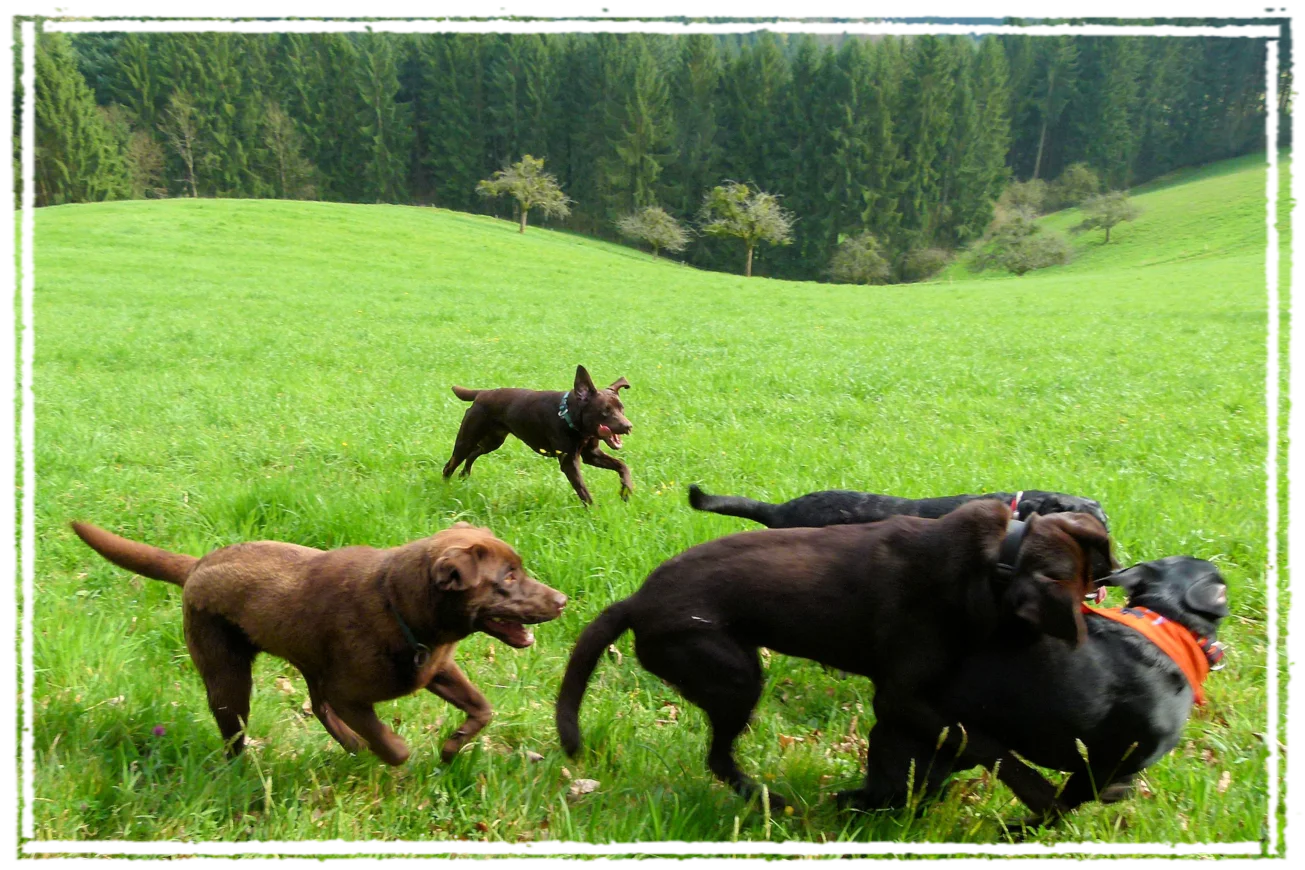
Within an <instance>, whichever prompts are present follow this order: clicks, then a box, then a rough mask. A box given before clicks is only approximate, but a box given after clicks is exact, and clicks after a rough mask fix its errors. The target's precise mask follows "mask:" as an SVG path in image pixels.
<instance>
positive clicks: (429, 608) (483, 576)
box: [72, 523, 566, 764]
mask: <svg viewBox="0 0 1305 870" xmlns="http://www.w3.org/2000/svg"><path fill="white" fill-rule="evenodd" d="M72 526H73V530H74V531H75V532H76V533H77V535H78V537H80V538H81V539H82V540H83V541H85V542H86V543H87V544H88V545H90V547H91V548H92V549H93V550H95V551H96V552H97V553H99V554H100V555H101V556H103V557H104V558H106V559H108V560H109V561H110V562H113V563H114V564H115V565H119V566H121V567H123V568H126V569H127V570H128V571H134V572H135V573H137V574H140V575H142V576H145V577H149V578H152V579H154V580H162V581H164V582H167V583H173V584H175V585H177V586H180V587H182V593H181V602H182V612H183V615H184V618H185V629H186V646H187V648H188V649H189V650H190V657H191V659H192V660H193V661H194V662H195V668H196V669H197V670H198V671H199V674H200V676H201V677H202V678H203V680H204V686H205V688H206V689H207V690H208V703H209V708H210V709H211V710H212V711H213V715H214V717H216V719H217V723H218V728H219V729H220V730H221V732H222V737H223V739H224V740H226V741H227V744H228V747H229V749H228V751H229V752H230V753H231V754H232V755H236V754H239V753H240V751H241V750H242V749H243V748H244V742H245V736H244V732H245V728H246V726H247V724H248V721H249V695H250V690H251V688H252V680H251V671H252V668H253V663H254V657H255V656H257V655H258V654H259V653H260V652H269V653H271V654H272V655H275V656H278V657H280V658H283V659H285V660H286V661H288V662H290V664H292V665H294V666H295V667H296V668H298V669H299V670H300V672H301V673H302V674H303V675H304V679H305V681H307V683H308V697H309V699H310V702H311V703H312V707H313V713H315V714H316V715H317V718H318V720H320V721H321V723H322V725H323V726H325V727H326V730H327V732H329V733H330V735H331V736H332V737H334V738H335V739H336V740H337V741H339V743H340V745H341V746H343V747H344V748H345V749H347V750H349V751H350V752H357V751H358V750H360V749H362V748H363V747H364V746H366V747H368V748H370V749H371V750H372V752H374V753H376V755H377V756H379V757H380V759H381V760H382V761H384V762H386V763H387V764H402V763H403V762H404V761H406V760H407V759H408V747H407V746H406V745H405V744H404V742H403V740H402V739H401V738H400V737H399V736H398V735H397V734H395V733H394V732H393V731H391V730H390V729H389V727H387V726H386V725H385V724H384V723H383V722H381V720H380V719H378V718H377V717H376V713H375V711H374V710H373V709H372V705H373V704H376V703H378V702H380V701H389V700H393V699H394V698H399V697H402V696H404V695H408V694H411V693H412V692H415V691H417V690H418V689H420V688H423V687H424V688H427V689H429V690H430V691H432V692H434V693H435V694H436V695H439V696H440V697H441V698H443V699H444V700H446V701H448V702H449V703H450V704H453V705H454V706H455V707H457V708H458V709H460V710H463V711H464V712H466V714H467V719H466V721H465V722H463V723H462V726H461V727H459V728H458V730H457V731H455V732H454V733H453V735H452V736H451V737H450V738H449V739H448V740H447V741H446V742H445V743H444V746H443V749H442V751H441V753H440V757H441V758H443V759H444V760H445V761H448V760H449V759H451V758H452V757H453V756H454V755H455V754H456V753H457V751H458V750H459V749H461V748H462V746H463V745H464V744H465V743H466V742H467V741H468V740H470V739H471V738H472V737H474V736H475V735H476V733H477V732H479V731H480V730H481V729H482V728H484V727H485V726H486V725H487V724H488V723H489V720H490V717H491V716H492V715H493V710H492V708H491V707H490V706H489V702H488V701H487V700H485V696H484V695H482V694H481V693H480V691H479V690H478V689H477V688H476V687H475V686H473V685H472V684H471V683H470V682H469V681H468V680H467V677H466V675H464V674H463V673H462V671H460V670H459V669H458V666H457V665H456V664H454V662H453V649H454V647H455V646H456V645H457V643H458V641H459V640H461V639H462V638H464V637H466V636H467V635H469V634H471V633H472V632H476V631H483V632H485V633H486V634H489V635H492V636H494V637H496V638H498V639H499V640H501V641H503V642H504V643H506V644H508V645H509V646H514V647H526V646H530V644H532V643H534V640H535V639H534V636H533V635H532V634H531V632H530V629H528V628H526V627H525V625H526V624H529V623H537V622H547V621H548V620H550V619H555V618H557V616H559V615H560V614H561V612H562V608H563V606H565V604H566V596H565V595H563V594H562V593H560V592H557V591H556V590H553V589H550V588H549V587H547V586H545V585H543V584H542V583H539V582H537V581H535V580H533V579H531V578H530V577H529V576H527V575H526V572H525V569H524V568H522V566H521V558H520V557H519V556H517V554H516V552H514V551H513V549H512V548H511V547H509V546H508V545H507V544H505V543H503V542H502V541H500V540H499V539H498V538H496V537H494V536H493V535H492V534H490V532H489V531H488V530H486V529H478V528H474V527H472V526H470V525H468V524H466V523H458V524H457V525H455V526H454V527H453V528H451V529H445V530H444V531H442V532H440V533H438V534H436V535H433V536H431V537H429V538H423V539H421V540H419V541H413V542H412V543H410V544H405V545H404V546H402V547H395V548H393V549H390V550H375V549H372V548H371V547H345V548H343V549H340V550H330V551H326V550H316V549H313V548H312V547H301V546H299V545H297V544H285V543H281V542H278V541H258V542H255V543H248V544H235V545H233V546H230V547H223V548H222V549H220V550H214V551H213V552H211V553H209V554H208V555H206V556H204V557H203V558H202V559H196V558H195V557H194V556H186V555H183V554H180V553H171V552H169V551H167V550H161V549H158V548H157V547H151V546H148V545H146V544H140V543H137V542H135V541H129V540H127V539H126V538H120V537H118V536H117V535H114V534H110V533H109V532H106V531H104V530H103V529H100V528H96V527H95V526H92V525H89V524H87V523H73V524H72Z"/></svg>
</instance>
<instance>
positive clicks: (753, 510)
mask: <svg viewBox="0 0 1305 870" xmlns="http://www.w3.org/2000/svg"><path fill="white" fill-rule="evenodd" d="M689 504H690V505H692V506H693V508H694V510H700V511H711V512H712V513H714V514H724V515H725V516H728V517H742V518H743V519H745V520H752V521H753V522H754V523H761V524H762V525H763V526H767V527H769V528H773V527H774V525H775V523H777V522H778V521H779V515H778V509H779V505H774V504H769V503H767V502H764V501H754V500H753V499H750V498H742V497H741V496H737V495H708V494H707V493H705V492H703V491H702V488H701V487H699V486H698V484H696V483H691V484H689Z"/></svg>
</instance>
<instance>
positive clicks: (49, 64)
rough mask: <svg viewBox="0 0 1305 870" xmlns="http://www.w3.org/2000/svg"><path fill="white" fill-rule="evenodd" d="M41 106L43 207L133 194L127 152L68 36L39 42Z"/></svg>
mask: <svg viewBox="0 0 1305 870" xmlns="http://www.w3.org/2000/svg"><path fill="white" fill-rule="evenodd" d="M35 102H36V130H35V135H36V177H35V186H36V204H37V205H38V206H40V205H59V204H61V203H66V202H99V201H102V200H106V199H120V198H122V197H125V196H127V195H128V194H129V193H130V181H129V179H128V175H127V166H126V163H125V161H124V160H123V155H122V150H121V149H120V147H119V145H118V142H117V141H116V140H115V139H114V136H113V132H112V130H111V129H110V127H109V124H108V122H107V121H106V120H105V118H104V116H103V115H102V114H101V112H100V111H99V109H98V108H97V107H96V105H95V95H94V93H93V92H92V91H91V89H90V87H88V86H87V84H86V80H85V79H84V78H83V77H82V74H81V71H80V70H79V69H78V68H77V58H76V55H75V53H74V52H73V49H72V45H71V43H70V42H69V41H68V37H66V36H64V35H63V34H60V33H45V34H41V36H40V37H39V38H38V39H37V43H36V100H35Z"/></svg>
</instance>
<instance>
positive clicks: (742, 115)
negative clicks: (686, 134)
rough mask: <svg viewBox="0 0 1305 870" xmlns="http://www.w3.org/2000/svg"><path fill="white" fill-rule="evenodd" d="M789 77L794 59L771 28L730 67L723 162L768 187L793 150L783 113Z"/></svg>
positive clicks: (737, 174) (779, 175) (731, 170)
mask: <svg viewBox="0 0 1305 870" xmlns="http://www.w3.org/2000/svg"><path fill="white" fill-rule="evenodd" d="M788 78H789V70H788V62H787V61H786V60H785V58H784V53H783V52H782V51H781V50H780V47H779V42H778V41H777V40H776V38H775V36H774V34H772V33H769V32H765V33H762V34H761V35H760V36H759V37H758V38H757V41H756V42H755V43H754V44H753V45H751V46H749V47H747V48H745V49H744V50H743V51H742V52H741V53H740V54H739V56H738V57H736V58H735V59H734V60H733V61H732V62H731V63H730V64H729V66H728V67H727V69H726V73H725V78H724V81H723V98H724V99H723V105H722V115H723V118H722V121H723V126H724V127H725V132H724V138H723V139H722V141H723V143H724V145H725V152H724V155H723V159H722V161H721V163H722V166H723V168H724V169H725V171H726V172H727V173H728V174H729V175H730V176H732V177H734V178H750V179H753V180H755V181H756V182H757V183H758V184H761V185H762V186H764V187H773V186H774V185H775V184H776V182H777V181H779V180H781V179H782V178H783V177H784V175H785V171H784V170H785V167H786V166H787V164H788V163H789V160H790V152H789V150H788V149H787V148H786V147H785V143H784V141H783V139H782V137H781V135H780V123H779V119H780V115H781V113H782V111H783V97H784V92H785V89H786V87H787V85H788Z"/></svg>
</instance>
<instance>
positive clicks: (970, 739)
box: [875, 689, 1064, 815]
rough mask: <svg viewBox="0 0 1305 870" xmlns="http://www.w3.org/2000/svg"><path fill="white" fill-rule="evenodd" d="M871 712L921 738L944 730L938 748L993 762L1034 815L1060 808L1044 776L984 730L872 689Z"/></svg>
mask: <svg viewBox="0 0 1305 870" xmlns="http://www.w3.org/2000/svg"><path fill="white" fill-rule="evenodd" d="M875 715H876V717H878V718H879V719H891V720H892V721H893V722H894V723H895V724H897V725H898V726H900V727H905V728H907V729H910V730H913V731H914V732H915V733H916V734H919V735H920V736H921V739H934V740H937V739H938V738H939V736H940V735H943V734H944V730H945V737H943V739H942V740H940V741H939V742H938V751H940V752H941V751H944V750H946V751H950V752H952V753H955V754H956V757H957V759H958V761H959V760H961V759H964V761H965V763H967V765H968V766H973V765H975V764H981V765H983V766H984V767H987V768H989V769H992V768H993V767H994V766H995V767H996V769H997V778H998V779H1000V780H1001V781H1002V782H1004V783H1005V784H1006V786H1007V787H1008V788H1009V789H1010V790H1011V791H1013V792H1014V793H1015V796H1016V797H1017V798H1019V799H1020V800H1021V801H1022V802H1023V803H1024V805H1025V806H1027V807H1028V808H1029V809H1031V810H1033V812H1034V814H1035V815H1044V814H1056V813H1060V812H1063V811H1064V808H1063V807H1062V805H1061V803H1060V800H1059V795H1058V793H1057V789H1056V787H1055V786H1054V785H1052V784H1051V783H1050V782H1049V781H1048V780H1047V778H1046V777H1044V776H1043V775H1042V774H1040V773H1038V772H1037V771H1036V770H1034V769H1033V768H1032V767H1030V766H1029V765H1027V764H1025V763H1024V762H1022V761H1020V760H1019V759H1018V758H1016V757H1014V756H1013V755H1011V754H1010V752H1009V751H1008V750H1007V748H1006V747H1005V746H1004V745H1003V744H1001V743H999V742H998V741H996V740H994V739H993V738H991V737H989V736H988V735H987V734H985V733H983V732H981V731H977V730H967V729H964V728H962V727H960V726H959V725H958V723H956V722H949V721H948V720H947V719H946V717H944V716H942V715H940V714H939V713H938V712H937V711H935V710H934V709H933V707H932V706H930V705H929V704H927V703H925V702H923V701H920V700H918V699H915V698H912V697H906V696H904V695H901V694H896V695H890V693H889V692H886V691H879V690H878V689H876V696H875Z"/></svg>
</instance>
